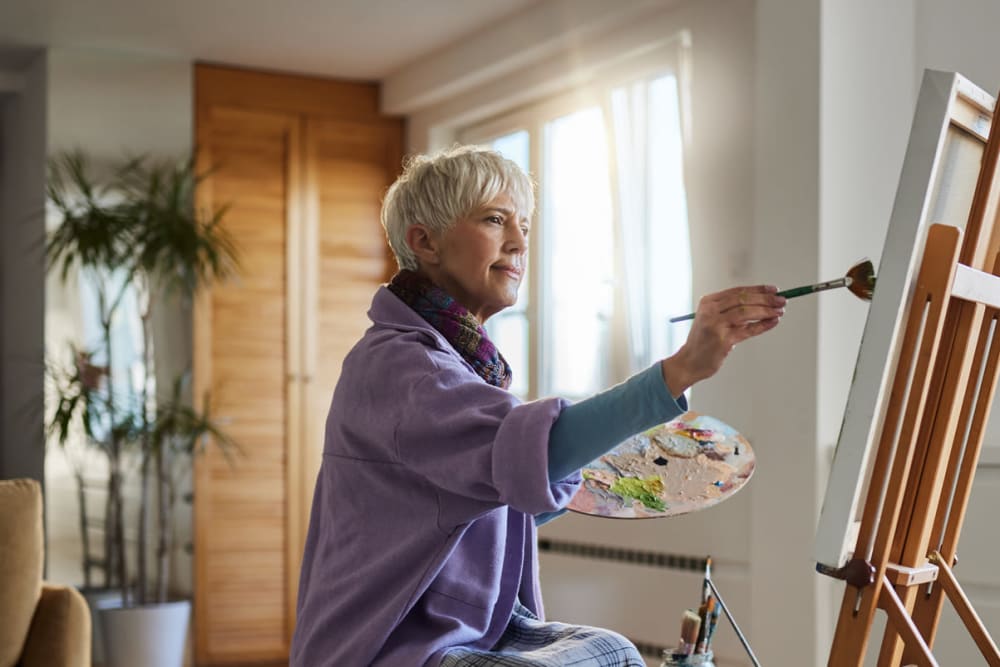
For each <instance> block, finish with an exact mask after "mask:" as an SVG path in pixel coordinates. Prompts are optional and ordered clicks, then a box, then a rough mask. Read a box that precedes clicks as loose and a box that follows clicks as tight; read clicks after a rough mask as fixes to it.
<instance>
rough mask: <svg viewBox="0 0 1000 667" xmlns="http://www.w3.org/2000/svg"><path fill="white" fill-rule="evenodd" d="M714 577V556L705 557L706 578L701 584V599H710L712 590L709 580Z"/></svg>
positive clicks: (703, 600) (704, 600)
mask: <svg viewBox="0 0 1000 667" xmlns="http://www.w3.org/2000/svg"><path fill="white" fill-rule="evenodd" d="M711 578H712V557H711V556H708V557H707V558H705V578H704V580H702V586H701V601H702V602H706V601H707V600H708V597H709V594H710V593H711V592H712V589H711V587H710V586H709V585H708V580H709V579H711Z"/></svg>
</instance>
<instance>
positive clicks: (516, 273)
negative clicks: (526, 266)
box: [493, 266, 524, 279]
mask: <svg viewBox="0 0 1000 667" xmlns="http://www.w3.org/2000/svg"><path fill="white" fill-rule="evenodd" d="M493 268H494V269H497V270H498V271H503V272H504V273H506V274H507V275H508V276H510V277H512V278H518V279H520V277H521V275H522V273H524V272H523V271H522V270H521V269H519V268H517V267H516V266H494V267H493Z"/></svg>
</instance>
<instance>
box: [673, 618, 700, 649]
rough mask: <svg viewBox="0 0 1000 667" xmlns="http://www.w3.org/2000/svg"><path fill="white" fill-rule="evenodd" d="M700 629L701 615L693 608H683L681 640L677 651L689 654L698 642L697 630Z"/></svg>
mask: <svg viewBox="0 0 1000 667" xmlns="http://www.w3.org/2000/svg"><path fill="white" fill-rule="evenodd" d="M700 629H701V617H700V616H698V613H697V612H696V611H695V610H694V609H685V610H684V615H683V616H681V640H680V643H679V644H678V646H677V652H678V653H681V654H684V655H691V654H692V653H693V652H694V647H695V645H696V644H697V643H698V631H699V630H700Z"/></svg>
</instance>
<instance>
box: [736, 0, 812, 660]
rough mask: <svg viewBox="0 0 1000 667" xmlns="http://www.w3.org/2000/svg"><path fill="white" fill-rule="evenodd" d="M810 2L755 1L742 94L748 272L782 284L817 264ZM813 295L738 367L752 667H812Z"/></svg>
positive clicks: (796, 281)
mask: <svg viewBox="0 0 1000 667" xmlns="http://www.w3.org/2000/svg"><path fill="white" fill-rule="evenodd" d="M820 9H821V2H820V1H819V0H810V1H807V2H803V1H801V0H760V1H759V2H757V13H756V44H757V53H756V59H755V62H756V81H755V83H756V86H755V89H754V97H755V105H754V139H755V142H754V162H753V170H752V173H751V174H750V177H751V178H752V179H753V182H754V190H753V211H754V219H755V228H754V232H755V234H754V239H753V245H752V247H753V255H752V258H753V259H752V261H753V265H754V268H755V276H756V277H757V278H758V279H759V280H761V281H766V282H770V283H773V284H776V285H779V286H782V287H791V286H794V285H802V284H807V283H809V282H812V281H813V280H814V279H815V278H816V277H817V270H818V268H819V266H818V265H819V242H820V239H819V224H818V223H819V202H820V183H819V156H820V141H819V136H820V105H821V95H820V86H819V84H820V53H819V44H820V39H821V26H820ZM818 307H819V305H818V299H817V298H813V297H804V298H801V299H797V300H795V301H791V302H789V304H788V306H787V308H786V315H785V317H784V318H783V321H782V324H781V325H780V326H779V327H778V328H777V329H776V330H775V331H774V332H772V334H769V335H767V336H764V337H763V338H762V339H761V340H760V343H759V345H758V346H757V349H756V350H755V356H754V360H753V364H752V366H751V368H750V370H749V374H750V378H751V379H750V381H751V382H752V384H753V387H754V388H753V391H751V392H750V393H749V394H748V398H749V402H750V404H751V407H752V410H753V439H752V440H751V442H754V443H755V445H756V450H757V453H758V469H757V473H756V475H755V479H754V480H753V485H754V495H753V507H752V524H751V544H750V561H751V600H752V607H753V617H754V625H753V630H752V632H753V634H752V641H753V645H754V648H755V650H756V652H757V655H758V657H759V658H760V660H761V662H762V664H766V665H779V666H781V665H788V666H791V665H808V664H814V662H815V661H816V655H817V653H818V651H819V649H818V644H819V640H818V634H819V631H820V628H818V626H817V623H816V616H815V610H816V607H817V580H816V575H815V574H814V573H813V563H812V562H811V547H812V540H813V534H814V532H815V525H816V517H817V513H818V505H817V501H816V488H817V486H818V485H819V475H818V471H817V469H816V461H817V455H818V449H817V442H816V430H817V409H816V393H817V382H818V377H817V362H816V360H817V353H818V344H817V325H818V316H817V313H818Z"/></svg>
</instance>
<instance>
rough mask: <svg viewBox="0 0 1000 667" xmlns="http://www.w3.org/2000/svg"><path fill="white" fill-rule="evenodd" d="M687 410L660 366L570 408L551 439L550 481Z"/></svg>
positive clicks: (560, 418) (684, 401)
mask: <svg viewBox="0 0 1000 667" xmlns="http://www.w3.org/2000/svg"><path fill="white" fill-rule="evenodd" d="M685 412H687V400H686V399H685V398H684V396H683V395H682V396H680V397H679V398H678V399H677V400H674V398H673V396H671V395H670V391H669V390H668V389H667V385H666V383H665V382H664V381H663V374H662V371H661V370H660V364H659V363H656V364H653V365H652V366H650V367H649V368H648V369H646V370H644V371H642V372H641V373H637V374H635V375H633V376H632V377H631V378H629V379H628V380H626V381H625V382H623V383H621V384H619V385H615V386H614V387H611V388H610V389H608V390H606V391H603V392H601V393H599V394H595V395H594V396H591V397H590V398H588V399H585V400H582V401H580V402H579V403H574V404H573V405H570V406H567V407H566V408H565V409H564V410H563V411H562V412H561V413H560V414H559V418H558V419H557V420H556V422H555V424H553V425H552V431H551V433H550V435H549V479H564V478H566V477H567V476H569V475H570V474H571V473H573V472H574V471H576V470H579V469H580V468H582V467H583V466H585V465H587V464H588V463H590V462H591V461H593V460H595V459H597V458H598V457H600V456H601V455H602V454H605V453H607V452H608V451H609V450H610V449H611V448H613V447H614V446H615V445H617V444H618V443H620V442H621V441H623V440H625V439H626V438H628V437H630V436H633V435H635V434H636V433H641V432H642V431H645V430H646V429H649V428H652V427H654V426H656V425H658V424H662V423H663V422H666V421H670V420H671V419H673V418H674V417H677V416H678V415H681V414H683V413H685Z"/></svg>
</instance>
